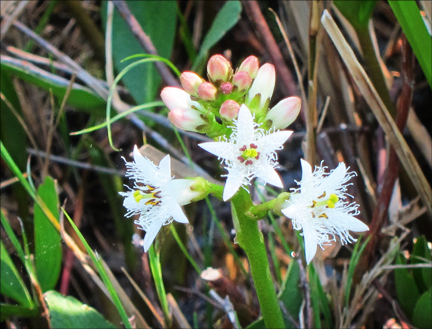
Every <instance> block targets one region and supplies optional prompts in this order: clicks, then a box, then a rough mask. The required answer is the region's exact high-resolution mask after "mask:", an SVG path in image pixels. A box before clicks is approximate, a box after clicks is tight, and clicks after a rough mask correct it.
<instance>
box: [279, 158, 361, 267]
mask: <svg viewBox="0 0 432 329" xmlns="http://www.w3.org/2000/svg"><path fill="white" fill-rule="evenodd" d="M301 166H302V180H301V182H300V183H299V182H297V184H298V185H300V188H298V189H294V192H293V193H292V194H291V196H290V198H289V200H287V201H286V205H287V207H286V208H284V209H282V210H281V211H282V213H283V214H284V215H285V216H287V217H289V218H291V220H292V223H293V227H294V229H296V230H300V229H302V230H303V236H304V241H305V253H306V261H307V263H308V264H309V263H310V261H311V260H312V258H313V257H314V256H315V253H316V250H317V245H319V246H320V247H321V249H324V247H323V246H324V245H328V244H329V243H330V242H331V241H336V239H335V236H336V235H338V236H339V238H340V240H341V243H342V244H345V243H350V242H354V241H357V240H356V239H354V238H353V237H352V236H351V235H350V233H349V231H353V232H363V231H368V230H369V228H368V227H367V225H366V224H364V223H363V222H362V221H360V220H358V219H357V218H355V217H354V216H356V215H358V214H359V213H360V211H359V210H358V205H357V204H356V203H355V202H352V203H349V202H348V201H346V199H347V197H348V196H349V197H351V196H350V195H349V194H347V193H346V190H347V186H348V185H350V184H347V182H348V181H349V180H350V179H351V178H352V177H353V176H355V175H356V173H355V172H348V169H349V168H347V167H346V166H345V164H344V163H343V162H341V163H339V165H338V166H337V168H336V169H334V170H332V171H331V172H330V174H327V173H325V169H326V168H327V167H323V166H322V165H321V166H319V167H318V166H317V167H316V168H315V171H314V172H313V173H312V167H311V165H310V164H309V163H308V162H307V161H305V160H303V159H301Z"/></svg>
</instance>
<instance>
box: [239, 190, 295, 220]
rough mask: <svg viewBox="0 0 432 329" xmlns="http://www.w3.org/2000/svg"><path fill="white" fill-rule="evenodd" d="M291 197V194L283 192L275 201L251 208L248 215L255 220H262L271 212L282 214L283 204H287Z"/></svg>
mask: <svg viewBox="0 0 432 329" xmlns="http://www.w3.org/2000/svg"><path fill="white" fill-rule="evenodd" d="M289 197H290V193H288V192H283V193H281V194H279V195H278V196H277V198H274V199H273V200H270V201H267V202H264V203H262V204H259V205H256V206H252V207H250V208H249V210H248V211H247V213H246V215H248V216H249V217H251V216H253V217H251V218H254V219H261V218H263V217H265V216H266V215H267V213H268V211H269V210H272V211H273V212H275V213H276V214H280V211H281V209H282V207H283V204H284V203H285V201H286V200H288V199H289Z"/></svg>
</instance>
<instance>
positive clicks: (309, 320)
mask: <svg viewBox="0 0 432 329" xmlns="http://www.w3.org/2000/svg"><path fill="white" fill-rule="evenodd" d="M297 263H298V264H299V267H300V284H301V288H302V290H303V295H304V300H305V301H306V328H313V321H314V320H313V310H312V303H311V296H310V286H309V282H308V280H307V277H306V269H305V268H304V266H303V262H302V259H301V258H298V259H297Z"/></svg>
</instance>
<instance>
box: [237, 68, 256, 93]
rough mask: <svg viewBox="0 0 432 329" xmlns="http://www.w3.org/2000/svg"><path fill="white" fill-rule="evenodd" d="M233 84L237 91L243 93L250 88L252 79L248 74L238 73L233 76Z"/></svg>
mask: <svg viewBox="0 0 432 329" xmlns="http://www.w3.org/2000/svg"><path fill="white" fill-rule="evenodd" d="M233 84H234V86H236V87H237V89H238V91H244V90H247V89H249V88H250V86H251V84H252V79H251V77H250V75H249V73H247V72H245V71H239V72H237V73H236V74H234V77H233Z"/></svg>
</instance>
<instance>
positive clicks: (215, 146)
mask: <svg viewBox="0 0 432 329" xmlns="http://www.w3.org/2000/svg"><path fill="white" fill-rule="evenodd" d="M198 145H199V147H201V148H203V149H204V150H206V151H207V152H209V153H211V154H214V155H216V156H217V157H218V158H227V157H228V156H229V154H228V153H227V152H228V148H227V146H228V143H225V142H207V143H201V144H198Z"/></svg>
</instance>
